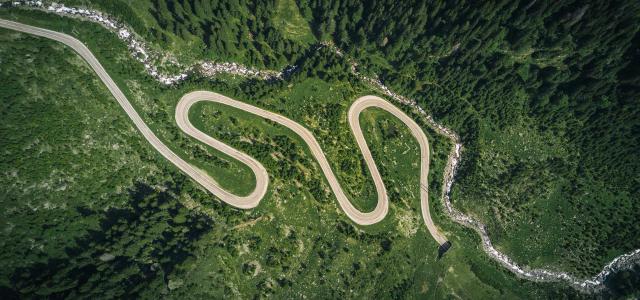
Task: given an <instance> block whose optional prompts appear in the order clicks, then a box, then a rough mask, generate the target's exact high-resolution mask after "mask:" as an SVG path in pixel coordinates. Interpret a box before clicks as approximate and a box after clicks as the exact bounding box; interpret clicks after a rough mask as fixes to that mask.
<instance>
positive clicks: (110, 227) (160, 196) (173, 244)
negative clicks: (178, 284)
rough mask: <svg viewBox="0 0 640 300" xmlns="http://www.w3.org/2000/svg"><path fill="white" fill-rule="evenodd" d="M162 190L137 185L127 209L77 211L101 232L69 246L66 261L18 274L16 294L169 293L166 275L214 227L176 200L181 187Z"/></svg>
mask: <svg viewBox="0 0 640 300" xmlns="http://www.w3.org/2000/svg"><path fill="white" fill-rule="evenodd" d="M163 186H165V187H169V190H165V191H162V192H160V191H157V190H155V189H153V188H151V187H149V186H147V185H145V184H142V183H138V184H136V186H135V187H134V188H133V189H132V190H130V191H129V199H128V206H127V207H125V208H112V209H108V210H106V211H103V210H94V209H90V208H86V207H78V208H77V209H78V211H79V212H80V214H81V215H82V217H84V218H96V219H97V220H98V222H99V224H100V225H99V227H98V228H96V229H89V230H88V231H87V234H86V235H85V236H83V237H81V238H79V239H77V240H76V241H75V245H69V246H68V247H67V248H66V249H65V252H66V255H67V256H66V257H61V258H49V259H48V260H47V261H46V262H38V263H34V264H31V265H29V266H26V267H23V268H19V269H17V270H15V271H14V273H13V275H12V276H11V279H10V285H11V289H13V290H14V291H19V292H20V294H22V295H29V296H35V295H39V296H46V297H54V298H64V297H76V296H79V295H82V296H83V297H89V298H114V297H134V296H139V295H140V293H144V290H146V289H157V288H160V289H164V287H163V286H164V285H165V282H164V280H165V278H164V277H165V276H166V275H165V274H169V273H171V271H172V270H173V269H174V267H175V266H176V265H178V264H180V263H181V262H183V261H184V260H185V259H186V258H187V257H188V256H190V255H191V254H190V253H191V252H192V251H193V248H192V246H191V244H192V241H193V240H196V239H198V238H199V236H200V235H202V234H203V233H204V232H206V231H209V230H211V226H212V224H211V221H210V220H209V219H208V218H206V217H203V216H202V215H197V214H196V213H194V212H193V211H189V210H187V209H186V208H185V207H184V206H182V205H180V204H179V203H178V202H177V201H175V199H173V197H174V196H172V195H175V194H176V193H180V188H179V187H178V186H175V185H174V184H173V183H169V182H167V183H165V184H164V185H163ZM105 291H110V292H109V293H108V294H105Z"/></svg>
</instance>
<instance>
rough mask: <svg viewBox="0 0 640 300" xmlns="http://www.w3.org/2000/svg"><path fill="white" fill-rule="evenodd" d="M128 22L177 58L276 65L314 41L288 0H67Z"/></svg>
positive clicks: (288, 60)
mask: <svg viewBox="0 0 640 300" xmlns="http://www.w3.org/2000/svg"><path fill="white" fill-rule="evenodd" d="M60 2H63V3H65V4H68V5H83V6H89V7H93V8H96V9H99V10H101V11H104V12H107V13H110V14H111V15H114V16H117V17H118V18H120V19H121V20H122V21H123V22H125V23H127V24H130V25H131V26H132V27H133V28H134V29H135V30H136V32H137V33H138V34H141V35H142V36H143V37H144V39H145V40H147V41H151V42H154V45H155V48H156V49H158V50H161V51H162V52H166V50H170V53H171V54H173V56H168V57H167V61H170V60H172V59H175V60H177V61H179V62H182V63H192V62H193V61H195V60H200V59H210V60H218V61H235V62H239V63H246V64H249V65H251V66H255V67H268V68H275V69H279V68H282V67H283V66H285V65H287V64H291V63H292V62H294V61H296V60H297V59H298V58H300V57H301V56H302V54H304V52H305V48H306V46H307V45H308V44H309V43H313V42H315V38H314V36H313V34H312V33H311V31H310V29H309V27H308V24H307V22H306V20H305V19H304V18H302V16H300V14H299V13H298V9H297V8H296V6H295V5H296V4H295V2H294V1H293V0H269V1H244V0H243V1H232V2H219V1H203V0H190V1H184V0H152V1H130V0H129V1H126V0H123V1H112V0H97V1H94V0H92V1H86V0H71V1H60Z"/></svg>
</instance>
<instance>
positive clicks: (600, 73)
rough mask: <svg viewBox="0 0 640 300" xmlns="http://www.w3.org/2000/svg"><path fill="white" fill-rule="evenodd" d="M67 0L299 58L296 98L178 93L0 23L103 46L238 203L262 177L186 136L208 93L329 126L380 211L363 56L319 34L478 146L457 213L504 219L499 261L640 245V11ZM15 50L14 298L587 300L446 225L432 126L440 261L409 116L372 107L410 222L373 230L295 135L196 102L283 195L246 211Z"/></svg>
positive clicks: (8, 219) (234, 46)
mask: <svg viewBox="0 0 640 300" xmlns="http://www.w3.org/2000/svg"><path fill="white" fill-rule="evenodd" d="M64 2H65V3H68V4H84V5H89V6H92V7H95V8H97V9H102V10H104V11H107V12H109V13H111V14H113V15H115V16H117V17H119V18H121V19H122V20H125V22H126V23H128V24H131V26H133V27H134V28H135V30H136V31H137V32H139V33H140V34H141V35H143V37H145V38H146V39H148V40H150V41H152V42H153V43H152V46H153V47H155V48H157V49H161V48H166V49H168V50H169V51H170V53H171V54H173V55H176V56H177V57H179V59H180V60H181V61H192V60H197V59H202V58H208V59H217V60H230V61H238V62H243V63H247V64H250V65H252V66H256V67H261V66H267V67H271V68H278V67H280V66H282V65H284V64H288V63H291V62H294V61H295V63H296V64H297V65H299V66H300V68H299V71H298V72H296V73H295V74H294V75H293V76H292V77H291V78H288V79H287V80H286V81H283V82H273V83H267V82H261V81H255V80H244V79H238V78H231V77H226V76H219V77H217V78H215V79H203V78H192V79H190V80H189V81H188V82H186V83H184V84H181V85H179V86H177V87H163V86H159V85H158V84H157V83H155V82H154V81H153V79H152V78H150V77H149V76H147V75H146V74H145V72H144V70H143V68H142V66H141V65H140V64H138V63H136V62H135V61H134V60H133V59H131V58H130V57H129V55H128V51H127V49H126V46H125V45H123V44H122V43H121V42H119V41H118V40H117V38H115V37H114V36H113V35H112V34H110V33H109V32H107V31H106V30H105V29H104V28H102V27H100V26H98V25H95V24H91V23H86V22H82V21H80V20H76V19H72V18H60V17H56V16H53V15H50V14H45V13H41V12H34V11H31V12H29V11H22V10H0V17H2V18H8V19H16V20H19V21H21V22H25V23H29V24H33V25H37V26H42V27H46V28H51V29H54V30H57V31H62V32H66V33H68V34H72V35H74V36H76V37H78V38H79V39H80V40H82V41H83V42H85V43H86V44H87V46H88V47H89V48H90V49H91V50H92V51H93V52H94V54H95V55H96V57H97V58H98V59H99V60H100V61H101V62H102V63H103V65H104V66H105V68H106V69H107V71H108V72H109V74H110V75H111V76H112V77H113V78H114V79H115V80H116V82H117V83H118V85H119V86H120V87H121V88H122V89H123V91H124V92H125V94H126V95H127V97H128V98H129V99H130V100H131V101H132V102H133V104H134V105H135V106H136V109H137V110H138V111H139V113H140V114H141V116H142V117H143V118H144V120H145V121H146V122H147V123H148V124H149V125H150V126H151V127H152V129H153V130H154V132H156V133H157V134H158V136H159V137H160V138H161V139H162V140H163V141H164V142H165V143H167V144H168V145H169V146H170V147H171V148H172V149H174V151H176V152H177V153H178V154H179V155H181V156H182V157H183V158H185V159H187V160H189V161H191V162H192V163H194V164H195V165H196V166H198V167H200V168H201V169H203V170H206V171H207V172H208V173H209V174H211V175H212V176H213V177H214V178H215V179H216V180H218V181H219V182H220V183H221V184H222V185H223V186H224V187H225V188H227V189H230V190H232V191H234V192H237V193H240V194H242V193H248V192H249V191H251V189H252V188H253V184H254V183H253V179H252V176H253V175H252V174H251V173H250V172H249V171H248V169H247V168H246V167H244V166H242V165H240V164H239V163H237V162H236V161H234V160H232V159H230V158H228V157H226V156H224V155H221V154H220V153H219V152H217V151H215V150H213V149H210V148H208V147H206V146H204V145H202V144H200V143H198V142H197V141H195V140H193V139H191V138H189V137H188V136H186V135H184V134H183V133H182V132H181V131H180V130H179V129H178V128H177V127H176V126H175V123H174V120H173V113H174V107H175V105H176V103H177V101H178V99H179V98H180V97H181V96H182V95H183V94H184V93H186V92H189V91H192V90H196V89H207V90H213V91H216V92H221V93H224V94H226V95H229V96H230V97H233V98H236V99H239V100H242V101H246V102H248V103H252V104H254V105H257V106H260V107H263V108H265V109H269V110H272V111H276V112H279V113H281V114H283V115H285V116H287V117H289V118H291V119H293V120H296V121H298V122H300V123H301V124H304V125H306V126H307V127H309V128H310V129H311V130H312V131H313V132H314V134H315V135H316V136H317V138H318V140H319V142H320V143H321V145H322V147H323V149H324V150H325V152H326V153H327V157H328V159H329V161H330V162H331V164H332V168H333V169H334V171H335V172H336V173H337V176H338V178H339V180H340V181H341V183H342V184H343V186H345V188H346V192H347V193H348V194H349V196H350V197H351V198H352V199H354V202H355V204H356V206H357V207H359V208H362V209H364V210H368V209H371V208H373V205H374V204H375V189H374V188H373V184H372V182H371V179H370V177H369V175H368V172H367V170H366V166H365V165H364V163H363V162H362V161H361V155H360V153H359V151H354V149H357V148H356V144H355V142H354V140H353V138H352V137H351V132H350V130H349V128H348V126H347V124H346V111H347V109H348V107H349V105H350V103H351V102H352V101H353V100H355V99H356V98H357V97H358V96H360V95H364V94H369V93H372V91H371V90H369V88H367V87H366V86H363V85H362V83H360V82H359V81H358V80H357V79H355V78H354V77H353V76H352V75H350V72H349V71H348V70H349V65H348V64H347V63H346V61H345V59H344V58H340V57H337V56H336V55H335V54H333V53H331V52H330V51H329V50H328V49H326V48H325V49H321V50H319V51H306V50H307V49H309V47H313V46H310V43H313V41H314V38H313V37H311V36H310V35H309V30H311V31H312V32H313V33H314V34H315V35H316V37H317V38H318V39H320V40H333V41H335V42H336V44H337V45H338V46H340V47H341V48H344V49H345V50H346V51H347V53H348V55H350V56H351V57H354V58H356V59H357V61H358V62H360V66H361V67H362V68H363V69H364V70H363V71H364V72H376V73H379V74H381V76H382V78H383V79H384V80H385V82H387V83H388V84H390V85H392V86H393V87H394V89H395V90H397V91H401V92H402V93H403V94H405V95H407V96H411V97H413V98H415V99H417V100H418V101H420V103H422V104H423V107H425V108H426V109H428V110H429V111H430V112H431V113H432V114H434V115H435V117H436V119H438V120H442V121H443V122H444V123H445V124H447V126H449V127H451V128H454V129H455V130H456V131H457V132H459V133H461V135H462V137H463V140H464V143H465V147H466V148H465V152H464V161H463V164H464V165H463V169H462V170H461V172H460V173H459V174H458V181H457V183H456V185H454V195H453V200H454V201H455V202H456V203H455V205H457V206H458V207H460V208H462V209H464V210H465V211H466V212H469V213H471V214H473V215H475V216H478V217H479V218H481V219H482V220H483V221H484V222H485V223H487V224H488V226H489V232H490V234H491V236H492V238H493V239H494V241H495V243H496V244H497V246H498V247H499V248H501V249H502V250H504V251H506V252H507V253H509V254H510V255H512V256H514V257H515V258H516V260H517V261H518V262H522V263H525V264H528V265H532V266H552V267H553V268H554V269H562V270H568V271H573V272H575V273H577V274H583V275H587V274H588V275H592V274H594V273H595V272H596V271H599V269H600V268H601V267H602V265H603V264H604V263H605V262H606V261H608V260H609V259H611V258H612V257H614V256H616V255H618V254H620V253H622V252H626V251H628V250H629V249H633V248H639V247H640V245H638V244H637V243H638V241H639V240H640V238H638V232H639V231H638V228H637V226H638V225H637V222H636V221H635V220H637V219H638V218H640V216H639V215H638V212H639V211H640V207H638V203H639V201H637V200H638V199H637V195H638V186H640V185H639V184H638V183H639V179H638V176H637V174H640V172H638V171H639V169H638V161H637V160H635V159H634V154H635V152H637V150H635V145H636V144H637V139H638V135H637V134H636V133H637V130H636V132H634V128H636V129H637V126H638V120H640V118H639V116H638V107H637V105H634V104H635V103H636V102H637V101H635V102H634V100H635V99H637V98H638V91H639V90H640V89H638V78H639V77H638V72H637V70H638V68H637V67H638V62H639V60H638V55H637V53H638V52H637V50H636V49H637V45H638V43H637V41H638V37H637V31H638V15H639V14H638V5H637V4H635V3H629V4H620V3H617V2H612V3H611V4H589V6H588V7H587V6H583V5H581V4H578V3H575V4H574V3H571V2H562V3H555V4H546V3H542V2H536V1H527V2H525V3H518V2H517V1H516V2H505V4H504V5H499V6H498V5H494V4H490V3H487V4H461V3H458V4H454V3H451V4H439V3H431V4H427V3H418V4H416V3H411V2H393V3H391V2H390V3H385V2H384V1H378V2H372V3H369V2H366V3H363V4H361V3H360V2H357V1H303V0H300V1H296V4H297V7H298V9H299V12H297V11H296V9H295V8H294V7H293V6H292V5H291V4H292V3H289V4H288V5H286V3H287V2H285V1H268V2H261V3H259V4H250V3H244V2H242V1H234V2H224V1H223V2H216V3H217V4H216V5H218V6H217V8H215V9H214V8H213V7H211V9H210V10H209V9H208V8H207V9H205V10H204V11H203V13H198V12H197V9H198V8H200V9H203V8H204V7H205V6H206V4H209V2H206V1H101V0H94V1H80V0H76V1H64ZM196 4H199V5H196ZM454 5H455V7H454ZM478 5H481V6H479V7H478ZM585 7H586V8H585ZM209 11H211V12H215V13H209ZM300 15H301V16H303V17H304V18H306V22H308V24H311V26H310V27H306V26H305V21H304V20H301V19H300V18H299V16H300ZM601 15H606V16H607V17H606V18H605V17H603V16H601ZM208 30H209V31H208ZM0 41H3V42H0V54H1V55H0V57H2V59H1V60H0V76H1V77H0V82H3V85H2V86H0V89H1V90H0V95H1V96H0V97H1V99H2V110H1V111H0V112H1V113H2V115H1V116H2V118H1V120H2V121H0V128H1V130H0V137H1V138H2V140H3V141H5V142H3V143H2V146H1V148H0V149H1V150H2V151H3V153H4V154H3V156H2V160H0V162H1V168H2V170H1V172H0V174H4V176H2V179H1V182H0V184H1V186H3V189H2V194H3V198H2V201H0V205H2V206H3V213H2V215H1V217H0V226H2V231H1V232H2V237H3V241H2V249H3V251H2V253H1V254H0V262H2V264H3V266H5V268H4V269H3V270H2V271H1V272H0V292H1V293H2V294H3V295H10V296H11V295H16V296H17V295H22V296H27V297H38V296H39V297H46V296H49V297H65V296H66V297H74V296H76V297H77V296H79V295H82V296H84V295H87V296H86V297H100V298H108V297H112V298H114V297H119V298H122V297H144V298H151V297H167V298H214V297H217V298H220V297H222V296H228V295H234V296H236V297H240V298H262V297H265V296H273V297H275V298H293V297H296V298H299V297H301V296H302V295H306V296H308V297H310V296H315V297H323V298H329V297H331V298H344V297H356V298H357V297H370V296H374V297H375V296H377V298H452V297H462V298H486V299H495V298H498V297H503V298H560V297H567V296H569V297H576V296H578V297H579V296H581V295H576V294H575V291H573V290H570V289H568V288H566V287H564V286H563V285H560V284H538V283H532V282H528V281H522V280H519V279H516V278H515V277H514V276H513V275H512V274H511V273H509V272H507V271H505V270H504V269H503V268H501V267H500V266H498V265H497V264H496V263H495V262H493V261H491V260H490V259H489V258H488V257H487V256H486V255H485V254H484V253H483V252H482V250H481V249H480V247H479V246H478V245H479V243H480V241H479V238H478V237H477V235H476V234H475V233H474V232H472V231H470V230H467V229H464V228H461V227H460V226H459V225H456V224H453V223H452V222H451V221H450V220H449V219H448V218H447V217H446V216H445V215H444V213H443V208H442V203H441V202H440V201H439V199H438V196H439V195H440V192H441V190H440V189H441V180H442V172H443V168H444V164H445V162H446V155H447V151H448V149H449V147H450V145H449V142H448V141H446V140H445V139H444V138H442V137H441V136H439V135H437V134H434V133H433V132H432V131H431V130H429V129H428V128H426V127H425V126H423V127H424V128H425V130H426V132H427V134H428V135H429V139H430V143H431V150H432V164H431V171H430V174H429V176H430V177H429V178H430V182H429V188H430V195H431V196H430V202H431V206H432V211H433V212H432V213H433V217H434V221H435V223H436V224H438V226H440V227H441V228H442V229H443V230H444V231H445V233H446V235H447V236H448V237H450V239H451V241H452V242H453V245H454V248H453V249H452V250H451V251H450V252H449V253H447V255H446V256H445V257H444V258H443V259H442V260H440V261H437V262H436V261H434V259H435V254H436V249H435V247H436V244H435V242H434V241H433V240H432V239H431V238H430V237H429V235H428V233H427V232H426V231H425V228H424V226H423V224H422V221H421V218H420V215H419V200H418V187H417V184H416V182H417V176H416V175H417V172H418V170H417V168H416V166H415V165H413V164H412V163H411V162H412V161H415V160H416V152H415V151H412V150H410V151H407V149H415V148H416V145H415V141H414V140H413V139H412V138H411V136H410V135H409V134H408V132H407V130H406V128H404V127H403V126H402V125H401V124H399V123H398V122H397V121H396V120H394V119H393V118H392V117H390V116H389V115H388V114H387V113H385V112H382V111H379V110H374V109H372V110H367V111H365V112H364V113H363V115H362V117H361V122H362V126H363V130H364V132H365V135H366V136H367V138H368V143H369V145H370V148H371V149H372V150H373V155H374V158H375V159H376V161H377V162H378V166H379V168H380V171H381V173H382V174H383V176H384V179H385V184H386V185H387V188H388V190H389V192H390V193H391V197H390V198H391V202H392V204H391V210H390V214H389V216H388V218H387V219H385V221H383V222H381V223H379V224H376V225H374V226H367V227H360V226H354V225H353V224H352V223H351V221H350V220H348V219H347V218H346V217H345V216H344V214H343V213H342V212H341V211H340V210H339V208H338V207H337V203H335V200H334V197H333V195H332V194H331V192H330V190H329V188H328V186H327V184H326V183H325V182H324V179H323V178H322V176H321V173H320V172H318V169H319V168H318V166H317V164H316V163H315V161H314V160H313V158H312V157H311V156H310V155H309V153H308V152H307V149H306V148H305V147H304V144H303V143H302V142H301V141H300V140H299V139H298V138H297V137H296V136H294V135H292V134H291V132H289V131H288V130H286V129H284V128H281V127H279V126H277V125H274V124H271V123H269V122H267V121H264V120H262V119H260V118H257V117H255V116H251V115H247V114H243V113H241V112H239V111H237V110H234V109H232V108H229V107H225V106H222V105H217V104H211V103H202V104H199V105H197V106H196V107H194V108H193V111H192V113H191V120H192V121H193V123H194V124H195V125H196V126H197V127H198V128H200V129H201V130H203V131H205V132H207V133H208V134H210V135H211V136H213V137H215V138H218V139H220V140H222V141H224V142H225V143H228V144H230V145H232V146H234V147H237V148H238V149H241V150H242V151H245V152H247V153H249V154H251V155H252V156H254V157H256V158H258V160H260V161H261V162H262V163H263V164H264V165H265V166H266V167H267V169H268V170H269V174H270V176H271V178H270V180H271V185H270V189H269V192H268V195H267V197H266V198H265V199H264V200H263V201H264V202H263V203H261V204H260V206H258V207H257V208H256V209H254V210H250V211H240V210H237V209H234V208H231V207H229V206H228V205H225V204H223V203H220V202H219V201H218V200H216V199H215V197H213V196H211V195H210V194H208V193H206V192H205V191H204V190H202V189H201V188H199V187H198V186H197V185H196V184H195V183H194V182H193V181H191V180H189V179H188V178H185V177H184V176H183V175H182V174H181V173H179V172H178V171H177V170H176V169H175V168H174V167H173V166H171V165H170V164H168V163H167V162H166V161H165V160H164V159H163V158H162V157H160V156H159V155H158V154H156V153H155V152H154V151H153V149H152V148H151V147H149V145H147V144H146V142H145V141H144V140H143V139H142V138H141V137H140V135H139V134H138V133H137V132H136V131H135V129H134V128H133V127H132V126H131V124H130V121H129V120H128V119H127V117H126V115H125V114H124V113H123V112H122V111H121V109H120V108H119V107H118V106H117V104H116V103H115V102H114V101H113V100H112V97H111V96H110V95H109V94H108V92H107V91H106V89H105V88H104V87H103V86H102V84H101V83H100V82H99V81H98V79H97V78H96V77H95V76H94V75H93V73H92V71H91V70H90V69H89V68H88V67H87V66H86V65H85V64H84V63H83V62H82V61H81V60H80V59H79V58H77V56H76V55H75V54H73V53H72V52H71V51H69V50H68V49H65V48H64V47H63V46H61V45H59V44H57V43H54V42H51V41H47V40H44V39H38V38H33V37H29V36H27V35H21V34H17V33H15V32H11V31H7V30H1V31H0ZM207 41H208V42H207ZM278 45H282V47H283V48H280V47H279V46H278ZM633 45H635V46H633ZM289 46H290V47H291V50H288V47H289ZM634 47H635V48H634ZM425 53H426V54H425ZM415 119H416V120H417V121H418V122H423V120H421V118H420V117H418V116H416V118H415ZM87 135H88V136H89V138H88V139H87V138H86V136H87ZM116 145H117V146H116ZM114 147H115V148H117V149H114ZM74 150H76V151H74ZM75 152H78V153H77V154H76V153H75ZM14 171H15V172H14ZM14 174H15V175H14ZM56 190H59V191H56ZM187 208H189V209H187ZM192 208H195V209H192ZM634 226H635V227H634ZM637 278H638V270H637V268H636V269H633V270H631V271H628V272H621V273H620V274H617V275H616V276H614V277H612V278H611V279H610V280H609V281H608V283H607V284H608V285H609V286H610V287H612V290H611V291H610V292H607V293H610V294H605V295H604V296H616V297H622V296H625V295H626V296H628V297H633V295H634V294H633V293H634V291H633V289H634V287H635V286H637V284H636V283H637ZM635 293H636V294H637V291H635Z"/></svg>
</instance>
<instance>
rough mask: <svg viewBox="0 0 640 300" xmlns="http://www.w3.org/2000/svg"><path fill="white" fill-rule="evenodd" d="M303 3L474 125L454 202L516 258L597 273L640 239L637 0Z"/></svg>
mask: <svg viewBox="0 0 640 300" xmlns="http://www.w3.org/2000/svg"><path fill="white" fill-rule="evenodd" d="M298 4H299V6H300V7H301V10H302V11H307V12H309V13H308V14H307V17H308V19H309V21H310V22H311V24H312V28H314V29H315V30H316V34H317V36H318V37H319V38H321V39H326V40H333V41H335V42H336V44H337V45H338V46H340V47H342V48H343V49H345V50H346V52H348V53H349V54H350V55H352V56H354V57H356V58H357V60H358V61H360V62H361V66H362V67H363V69H364V71H365V72H366V71H373V72H376V73H379V74H381V76H382V79H383V80H384V81H385V82H387V83H388V84H390V85H391V86H393V87H394V88H395V89H396V90H397V91H399V92H401V93H403V94H404V95H406V96H411V97H413V98H415V99H417V100H418V101H419V102H420V103H422V104H423V106H424V107H425V108H426V109H427V110H428V111H430V112H431V113H432V114H434V116H435V117H436V118H437V119H439V120H442V121H443V122H444V123H445V124H447V125H448V126H449V127H451V128H453V129H455V130H456V131H457V132H458V133H460V134H461V135H462V138H463V141H464V143H465V146H466V150H465V154H464V161H463V167H462V169H461V172H460V173H459V174H458V183H457V184H456V185H455V186H454V194H453V201H455V202H456V205H457V206H458V207H461V208H462V209H464V210H465V211H466V212H468V213H470V214H472V215H476V216H478V217H479V218H480V219H482V220H483V221H484V222H485V223H487V224H488V226H489V228H488V229H489V233H490V235H491V236H492V237H493V239H494V241H495V242H496V244H497V245H498V247H499V248H501V249H503V250H505V251H506V252H507V253H509V254H510V255H512V256H514V257H515V258H516V260H517V261H519V262H521V263H526V264H529V265H532V266H551V267H552V268H554V267H557V268H558V269H562V270H568V271H571V272H574V273H577V274H583V275H586V274H594V273H595V272H597V271H598V270H600V268H601V267H602V265H604V264H605V263H606V262H607V261H609V260H610V259H611V258H613V257H615V256H616V255H619V254H621V253H624V252H628V251H630V250H632V249H637V248H640V236H639V234H640V228H639V227H638V226H640V225H639V224H640V223H638V222H636V221H635V220H638V219H639V218H640V206H638V205H640V201H639V200H640V199H638V195H640V193H639V191H638V187H639V186H640V177H638V174H640V160H638V159H636V157H637V156H638V151H637V144H638V142H640V140H639V139H640V135H639V134H638V130H637V129H638V128H639V127H640V123H639V122H640V106H638V105H637V103H638V101H637V100H638V98H640V73H639V72H638V70H639V69H638V61H639V59H640V56H639V53H640V52H638V40H639V37H640V35H639V34H638V30H639V29H640V18H639V17H638V16H639V15H640V14H639V12H640V5H639V4H638V3H637V2H633V1H632V2H629V1H609V2H598V3H583V2H580V1H562V2H553V3H552V2H545V1H502V2H501V3H495V2H486V3H479V2H474V1H462V2H441V1H435V2H423V1H404V2H401V3H400V2H396V1H364V2H363V1H351V0H346V1H305V0H301V1H298ZM311 12H312V13H311Z"/></svg>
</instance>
